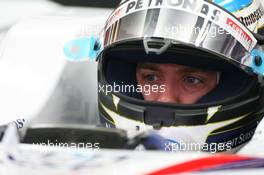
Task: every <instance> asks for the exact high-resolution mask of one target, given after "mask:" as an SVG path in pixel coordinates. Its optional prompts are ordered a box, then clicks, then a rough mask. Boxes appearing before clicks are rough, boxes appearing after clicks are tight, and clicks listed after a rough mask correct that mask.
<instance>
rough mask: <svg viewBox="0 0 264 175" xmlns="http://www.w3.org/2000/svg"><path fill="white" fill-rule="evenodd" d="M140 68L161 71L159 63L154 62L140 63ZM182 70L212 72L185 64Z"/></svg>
mask: <svg viewBox="0 0 264 175" xmlns="http://www.w3.org/2000/svg"><path fill="white" fill-rule="evenodd" d="M137 68H138V69H150V70H153V71H159V70H160V69H159V67H158V66H157V64H153V63H139V64H138V67H137ZM179 69H180V70H182V71H183V72H187V73H192V72H202V73H203V72H205V73H207V72H212V71H210V70H205V69H199V68H195V67H188V66H183V67H181V68H179Z"/></svg>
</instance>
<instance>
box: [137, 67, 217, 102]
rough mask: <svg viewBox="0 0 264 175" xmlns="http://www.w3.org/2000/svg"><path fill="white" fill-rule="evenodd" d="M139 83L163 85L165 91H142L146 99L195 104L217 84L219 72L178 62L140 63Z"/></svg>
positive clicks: (138, 68) (142, 84) (138, 69)
mask: <svg viewBox="0 0 264 175" xmlns="http://www.w3.org/2000/svg"><path fill="white" fill-rule="evenodd" d="M136 77H137V81H138V84H139V85H141V86H145V85H150V86H151V85H158V86H161V85H163V87H164V89H165V90H164V91H163V92H150V93H149V92H148V93H146V92H144V91H143V93H142V95H143V97H144V99H145V100H146V101H157V102H167V103H177V104H193V103H196V102H197V101H198V100H199V99H200V98H201V97H203V96H204V95H206V94H207V93H208V92H210V91H211V90H212V89H214V88H215V87H216V86H217V72H214V71H205V70H200V69H196V68H192V67H187V66H183V65H177V64H157V63H139V64H138V65H137V70H136Z"/></svg>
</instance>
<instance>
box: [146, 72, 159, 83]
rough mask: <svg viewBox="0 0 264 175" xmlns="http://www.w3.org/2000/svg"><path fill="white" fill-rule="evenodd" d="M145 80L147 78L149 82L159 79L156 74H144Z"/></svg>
mask: <svg viewBox="0 0 264 175" xmlns="http://www.w3.org/2000/svg"><path fill="white" fill-rule="evenodd" d="M144 80H146V81H148V82H153V81H157V80H158V76H156V75H155V74H148V75H145V76H144Z"/></svg>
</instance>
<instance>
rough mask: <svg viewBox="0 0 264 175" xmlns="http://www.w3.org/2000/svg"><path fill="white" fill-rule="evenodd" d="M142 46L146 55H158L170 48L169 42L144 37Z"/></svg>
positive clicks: (167, 40)
mask: <svg viewBox="0 0 264 175" xmlns="http://www.w3.org/2000/svg"><path fill="white" fill-rule="evenodd" d="M143 44H144V48H145V51H146V53H147V54H149V53H151V52H152V53H155V54H157V55H160V54H162V53H163V52H165V51H166V50H167V49H168V48H169V47H170V45H171V40H170V39H164V38H157V37H144V39H143Z"/></svg>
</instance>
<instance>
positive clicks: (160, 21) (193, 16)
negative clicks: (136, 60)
mask: <svg viewBox="0 0 264 175" xmlns="http://www.w3.org/2000/svg"><path fill="white" fill-rule="evenodd" d="M140 2H141V3H140ZM104 30H105V33H104V42H103V43H104V47H108V46H110V45H112V44H114V43H120V42H124V41H131V40H138V39H144V38H146V37H155V38H164V39H168V40H170V41H171V42H172V43H175V44H177V43H179V44H185V45H189V46H194V47H197V48H200V49H202V50H205V51H208V52H211V53H214V54H218V55H221V56H222V58H224V59H227V60H232V61H233V62H235V63H238V64H239V65H240V64H244V65H245V66H248V67H252V66H251V64H252V57H251V51H252V50H253V49H255V48H257V49H259V46H258V45H257V40H256V39H255V38H254V36H253V34H252V33H251V32H250V31H249V30H248V29H247V28H246V27H245V26H244V25H243V24H242V23H241V22H240V21H239V20H237V19H236V18H235V17H234V16H232V15H230V14H229V13H228V12H226V11H225V10H223V9H221V8H220V7H218V6H215V5H213V4H211V3H210V2H206V1H201V0H199V1H187V0H186V1H178V2H177V3H175V2H173V1H170V0H167V1H163V2H162V3H158V1H157V2H156V1H149V2H148V1H127V2H125V3H123V4H122V5H121V6H119V7H118V8H117V9H116V10H115V11H114V12H113V13H112V15H111V16H110V18H109V19H108V21H107V23H106V26H105V29H104Z"/></svg>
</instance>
